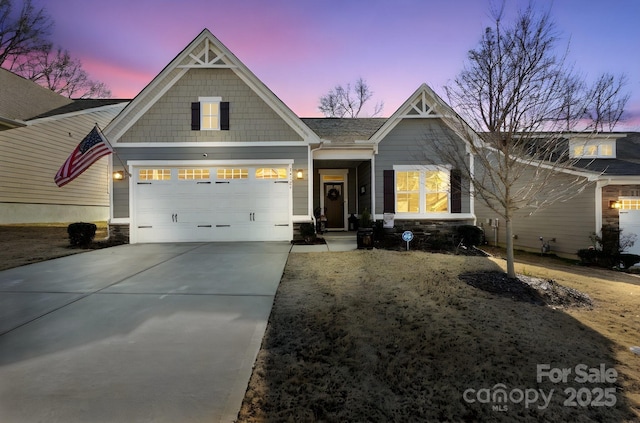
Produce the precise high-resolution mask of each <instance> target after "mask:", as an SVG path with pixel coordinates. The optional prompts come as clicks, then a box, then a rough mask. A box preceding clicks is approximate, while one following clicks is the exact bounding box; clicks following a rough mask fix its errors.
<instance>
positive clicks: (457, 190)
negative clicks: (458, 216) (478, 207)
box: [450, 169, 462, 213]
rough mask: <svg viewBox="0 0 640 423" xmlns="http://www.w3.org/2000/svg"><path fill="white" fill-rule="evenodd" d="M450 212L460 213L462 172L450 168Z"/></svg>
mask: <svg viewBox="0 0 640 423" xmlns="http://www.w3.org/2000/svg"><path fill="white" fill-rule="evenodd" d="M450 178H451V213H462V172H460V171H459V170H458V169H452V170H451V176H450Z"/></svg>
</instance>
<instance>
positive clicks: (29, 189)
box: [0, 105, 124, 223]
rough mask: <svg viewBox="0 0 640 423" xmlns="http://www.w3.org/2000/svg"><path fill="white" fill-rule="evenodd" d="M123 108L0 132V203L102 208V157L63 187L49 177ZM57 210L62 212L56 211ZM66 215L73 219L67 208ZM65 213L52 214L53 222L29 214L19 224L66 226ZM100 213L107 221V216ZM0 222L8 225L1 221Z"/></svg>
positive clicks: (105, 174)
mask: <svg viewBox="0 0 640 423" xmlns="http://www.w3.org/2000/svg"><path fill="white" fill-rule="evenodd" d="M123 107H124V105H120V106H117V105H116V106H109V107H105V108H99V109H96V110H94V111H88V112H85V113H80V114H73V115H62V116H59V117H55V118H47V119H40V120H36V121H32V122H31V124H30V125H29V126H26V127H23V128H15V129H11V130H6V131H0V203H5V204H33V205H55V206H71V207H73V206H78V207H84V206H88V207H94V208H95V207H98V208H107V207H108V206H109V177H110V175H109V171H108V164H109V159H108V158H107V157H103V158H101V159H100V160H98V161H97V162H96V163H95V164H93V165H92V166H91V167H90V168H89V169H88V170H87V171H85V172H84V173H83V174H82V175H80V176H79V177H77V178H76V179H75V180H73V181H72V182H70V183H68V184H67V185H65V186H63V187H62V188H59V187H58V186H57V185H56V184H55V182H54V181H53V177H54V176H55V174H56V172H57V171H58V169H59V168H60V166H62V164H63V163H64V162H65V160H66V159H67V157H68V156H69V155H70V154H71V152H72V151H73V150H74V149H75V148H76V146H77V145H78V144H79V143H80V142H81V141H82V139H83V138H84V137H85V136H86V135H87V134H88V133H89V132H90V131H91V129H92V128H93V126H94V124H95V123H96V122H97V123H98V124H99V125H101V126H102V127H104V126H106V124H107V123H108V122H109V121H110V120H111V119H113V117H114V116H115V115H116V114H117V113H118V112H119V111H120V110H122V108H123ZM21 210H31V209H28V208H23V209H21ZM33 210H35V209H33ZM51 210H53V209H51ZM56 210H65V209H64V208H60V207H58V208H57V209H56ZM68 210H69V214H68V215H69V220H74V219H77V218H78V214H77V213H75V212H74V211H73V209H72V208H71V209H68ZM65 213H66V212H63V213H62V214H60V213H58V212H56V213H51V219H54V220H48V219H47V218H46V217H43V216H42V215H43V214H42V213H39V214H38V213H35V211H34V213H31V212H30V213H29V214H32V215H33V216H32V217H28V216H24V217H25V219H28V220H24V221H25V222H27V221H28V222H33V221H35V220H34V219H35V218H36V216H40V217H38V219H45V220H40V221H41V222H43V223H44V222H47V221H55V222H60V221H61V220H60V219H64V220H62V221H68V220H66V219H65ZM103 214H104V215H105V217H106V215H107V213H103ZM91 215H92V216H93V215H94V214H93V213H92V214H91ZM87 216H89V215H87ZM11 219H12V220H11V223H16V220H15V219H16V217H15V216H13V217H11ZM87 220H88V219H87ZM0 222H5V223H8V222H9V221H5V220H4V219H1V218H0Z"/></svg>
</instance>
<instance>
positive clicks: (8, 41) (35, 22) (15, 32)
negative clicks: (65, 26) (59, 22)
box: [0, 0, 53, 70]
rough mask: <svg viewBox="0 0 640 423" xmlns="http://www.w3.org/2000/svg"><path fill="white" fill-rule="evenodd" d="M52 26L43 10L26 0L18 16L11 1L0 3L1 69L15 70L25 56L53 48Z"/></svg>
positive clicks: (1, 1)
mask: <svg viewBox="0 0 640 423" xmlns="http://www.w3.org/2000/svg"><path fill="white" fill-rule="evenodd" d="M52 25H53V23H52V21H51V19H50V18H49V16H48V15H47V14H46V13H45V11H44V9H36V8H34V6H33V4H32V2H31V0H25V1H24V2H23V4H22V9H21V10H20V12H19V14H18V15H17V16H16V15H15V14H14V13H13V4H12V0H0V66H2V67H4V68H6V69H8V70H13V67H14V65H15V64H16V63H17V62H18V61H19V60H20V58H21V57H23V56H24V55H26V54H29V53H32V52H37V51H45V50H49V49H51V43H50V42H49V40H48V37H49V35H50V33H51V26H52Z"/></svg>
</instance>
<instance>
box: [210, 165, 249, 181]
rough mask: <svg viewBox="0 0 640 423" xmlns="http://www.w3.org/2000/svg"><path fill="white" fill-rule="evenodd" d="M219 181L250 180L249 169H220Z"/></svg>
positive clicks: (218, 172)
mask: <svg viewBox="0 0 640 423" xmlns="http://www.w3.org/2000/svg"><path fill="white" fill-rule="evenodd" d="M216 177H217V178H218V179H247V178H249V169H242V168H229V169H218V170H217V172H216Z"/></svg>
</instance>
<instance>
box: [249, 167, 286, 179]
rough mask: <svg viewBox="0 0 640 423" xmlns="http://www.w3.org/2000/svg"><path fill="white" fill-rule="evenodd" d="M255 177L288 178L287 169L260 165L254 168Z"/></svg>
mask: <svg viewBox="0 0 640 423" xmlns="http://www.w3.org/2000/svg"><path fill="white" fill-rule="evenodd" d="M256 179H288V178H287V169H286V168H284V167H282V168H269V167H262V168H258V169H256Z"/></svg>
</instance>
